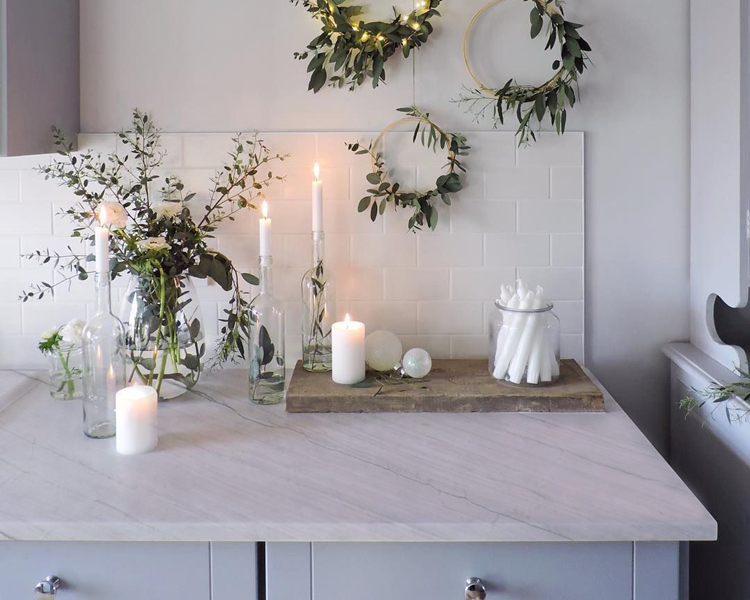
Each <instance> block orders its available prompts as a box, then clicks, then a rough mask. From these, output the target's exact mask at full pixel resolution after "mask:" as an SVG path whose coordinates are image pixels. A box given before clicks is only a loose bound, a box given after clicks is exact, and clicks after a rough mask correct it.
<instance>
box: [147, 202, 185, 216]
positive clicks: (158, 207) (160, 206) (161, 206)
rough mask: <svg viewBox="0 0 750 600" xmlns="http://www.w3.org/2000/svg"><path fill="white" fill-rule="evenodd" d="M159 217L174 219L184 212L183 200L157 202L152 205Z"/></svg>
mask: <svg viewBox="0 0 750 600" xmlns="http://www.w3.org/2000/svg"><path fill="white" fill-rule="evenodd" d="M151 210H153V211H154V212H155V213H156V216H157V218H159V219H174V218H175V217H176V216H177V215H179V214H180V213H181V212H182V203H181V202H166V201H162V202H156V203H154V204H153V205H152V206H151Z"/></svg>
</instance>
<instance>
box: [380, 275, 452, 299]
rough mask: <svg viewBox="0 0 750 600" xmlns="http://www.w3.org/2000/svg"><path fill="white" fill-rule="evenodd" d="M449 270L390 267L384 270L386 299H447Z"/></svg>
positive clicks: (448, 293) (448, 294)
mask: <svg viewBox="0 0 750 600" xmlns="http://www.w3.org/2000/svg"><path fill="white" fill-rule="evenodd" d="M449 296H450V270H449V269H445V268H438V269H428V268H422V267H420V268H413V269H412V268H396V267H393V268H390V269H386V271H385V298H386V300H448V298H449Z"/></svg>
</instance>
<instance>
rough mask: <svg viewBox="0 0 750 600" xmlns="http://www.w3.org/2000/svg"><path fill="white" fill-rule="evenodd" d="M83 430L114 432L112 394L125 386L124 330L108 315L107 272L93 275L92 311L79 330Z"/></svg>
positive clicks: (105, 435) (102, 435) (90, 434)
mask: <svg viewBox="0 0 750 600" xmlns="http://www.w3.org/2000/svg"><path fill="white" fill-rule="evenodd" d="M82 337H83V341H82V346H83V432H84V433H85V434H86V435H87V436H88V437H91V438H108V437H112V436H114V435H115V394H116V393H117V390H119V389H122V388H123V387H125V329H124V328H123V326H122V323H121V322H120V319H118V318H117V317H116V316H114V315H113V314H112V304H111V297H110V289H109V273H106V272H105V273H101V274H97V275H96V310H95V314H94V316H93V317H91V319H89V321H88V323H86V327H84V329H83V336H82Z"/></svg>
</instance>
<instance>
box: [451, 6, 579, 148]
mask: <svg viewBox="0 0 750 600" xmlns="http://www.w3.org/2000/svg"><path fill="white" fill-rule="evenodd" d="M500 2H504V0H492V1H491V2H489V3H488V4H486V5H485V6H484V7H483V8H481V9H480V10H479V12H477V13H476V14H475V15H474V18H473V19H472V20H471V22H470V23H469V26H468V27H467V28H466V33H465V34H464V42H463V53H464V62H465V63H466V68H467V70H468V71H469V75H471V78H472V79H473V80H474V83H476V85H477V87H476V88H467V87H464V93H463V94H461V96H460V97H459V98H458V99H457V100H454V102H455V103H457V104H459V105H463V106H465V107H466V109H467V112H471V113H473V114H474V115H475V121H480V120H482V119H483V118H485V117H486V116H487V113H488V112H490V111H491V113H492V118H493V119H494V121H495V126H497V125H498V124H502V123H503V119H504V115H505V113H506V112H507V111H514V112H515V114H516V118H517V119H518V130H517V131H516V136H517V137H518V143H519V145H522V144H527V143H529V140H530V139H531V140H534V141H536V134H535V133H534V128H533V127H532V120H533V119H536V121H537V123H538V125H539V126H540V127H541V125H542V123H543V122H544V118H545V116H546V115H549V118H550V122H551V125H553V126H554V127H555V129H556V130H557V133H558V134H562V133H565V122H566V119H567V111H566V104H567V106H568V107H569V108H573V106H574V105H575V103H576V100H577V99H578V98H580V92H579V90H578V78H579V76H580V75H581V74H582V73H583V72H584V70H585V69H586V68H587V66H588V64H589V63H590V62H591V61H590V60H589V58H588V55H587V54H586V52H589V51H591V46H589V44H588V42H586V40H584V39H583V38H582V37H581V34H580V33H579V31H578V30H579V29H580V28H581V27H583V25H581V24H579V23H573V22H571V21H567V20H566V19H565V16H564V12H563V7H562V2H561V0H524V2H532V4H533V5H534V6H533V7H532V9H531V13H530V15H529V18H530V20H531V38H532V39H535V38H536V37H537V36H538V35H539V34H540V33H541V32H542V29H543V27H544V22H545V20H546V21H547V30H546V32H545V35H546V36H547V45H546V46H545V47H544V49H545V50H551V49H552V48H554V47H555V44H556V43H557V44H559V46H560V58H558V59H556V60H555V61H554V62H553V63H552V69H553V70H554V71H555V74H554V75H553V76H552V77H551V78H550V79H549V80H548V81H546V82H545V83H543V84H542V85H539V86H532V85H518V84H517V83H516V82H515V79H509V80H508V81H507V82H506V83H505V85H503V86H502V87H501V88H498V89H494V88H491V87H489V86H487V85H485V84H484V83H482V82H481V81H480V80H479V78H478V77H477V76H476V74H475V73H474V71H473V70H472V68H471V64H470V63H469V59H468V53H467V45H468V39H469V34H470V33H471V29H472V27H473V26H474V24H475V23H476V22H477V20H478V19H479V18H480V17H481V16H482V15H483V14H484V12H485V11H486V10H487V9H489V8H491V7H492V6H494V5H496V4H499V3H500Z"/></svg>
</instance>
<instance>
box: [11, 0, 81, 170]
mask: <svg viewBox="0 0 750 600" xmlns="http://www.w3.org/2000/svg"><path fill="white" fill-rule="evenodd" d="M78 11H79V7H78V0H0V156H19V155H24V154H40V153H45V152H49V151H50V148H51V147H52V136H51V132H50V128H51V127H52V126H53V125H56V126H58V127H60V128H61V129H62V130H63V132H64V133H66V135H68V137H71V136H75V134H77V133H78V131H79V119H80V93H79V87H80V86H79V49H78V46H79V43H78V30H79V16H78V14H79V13H78Z"/></svg>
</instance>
